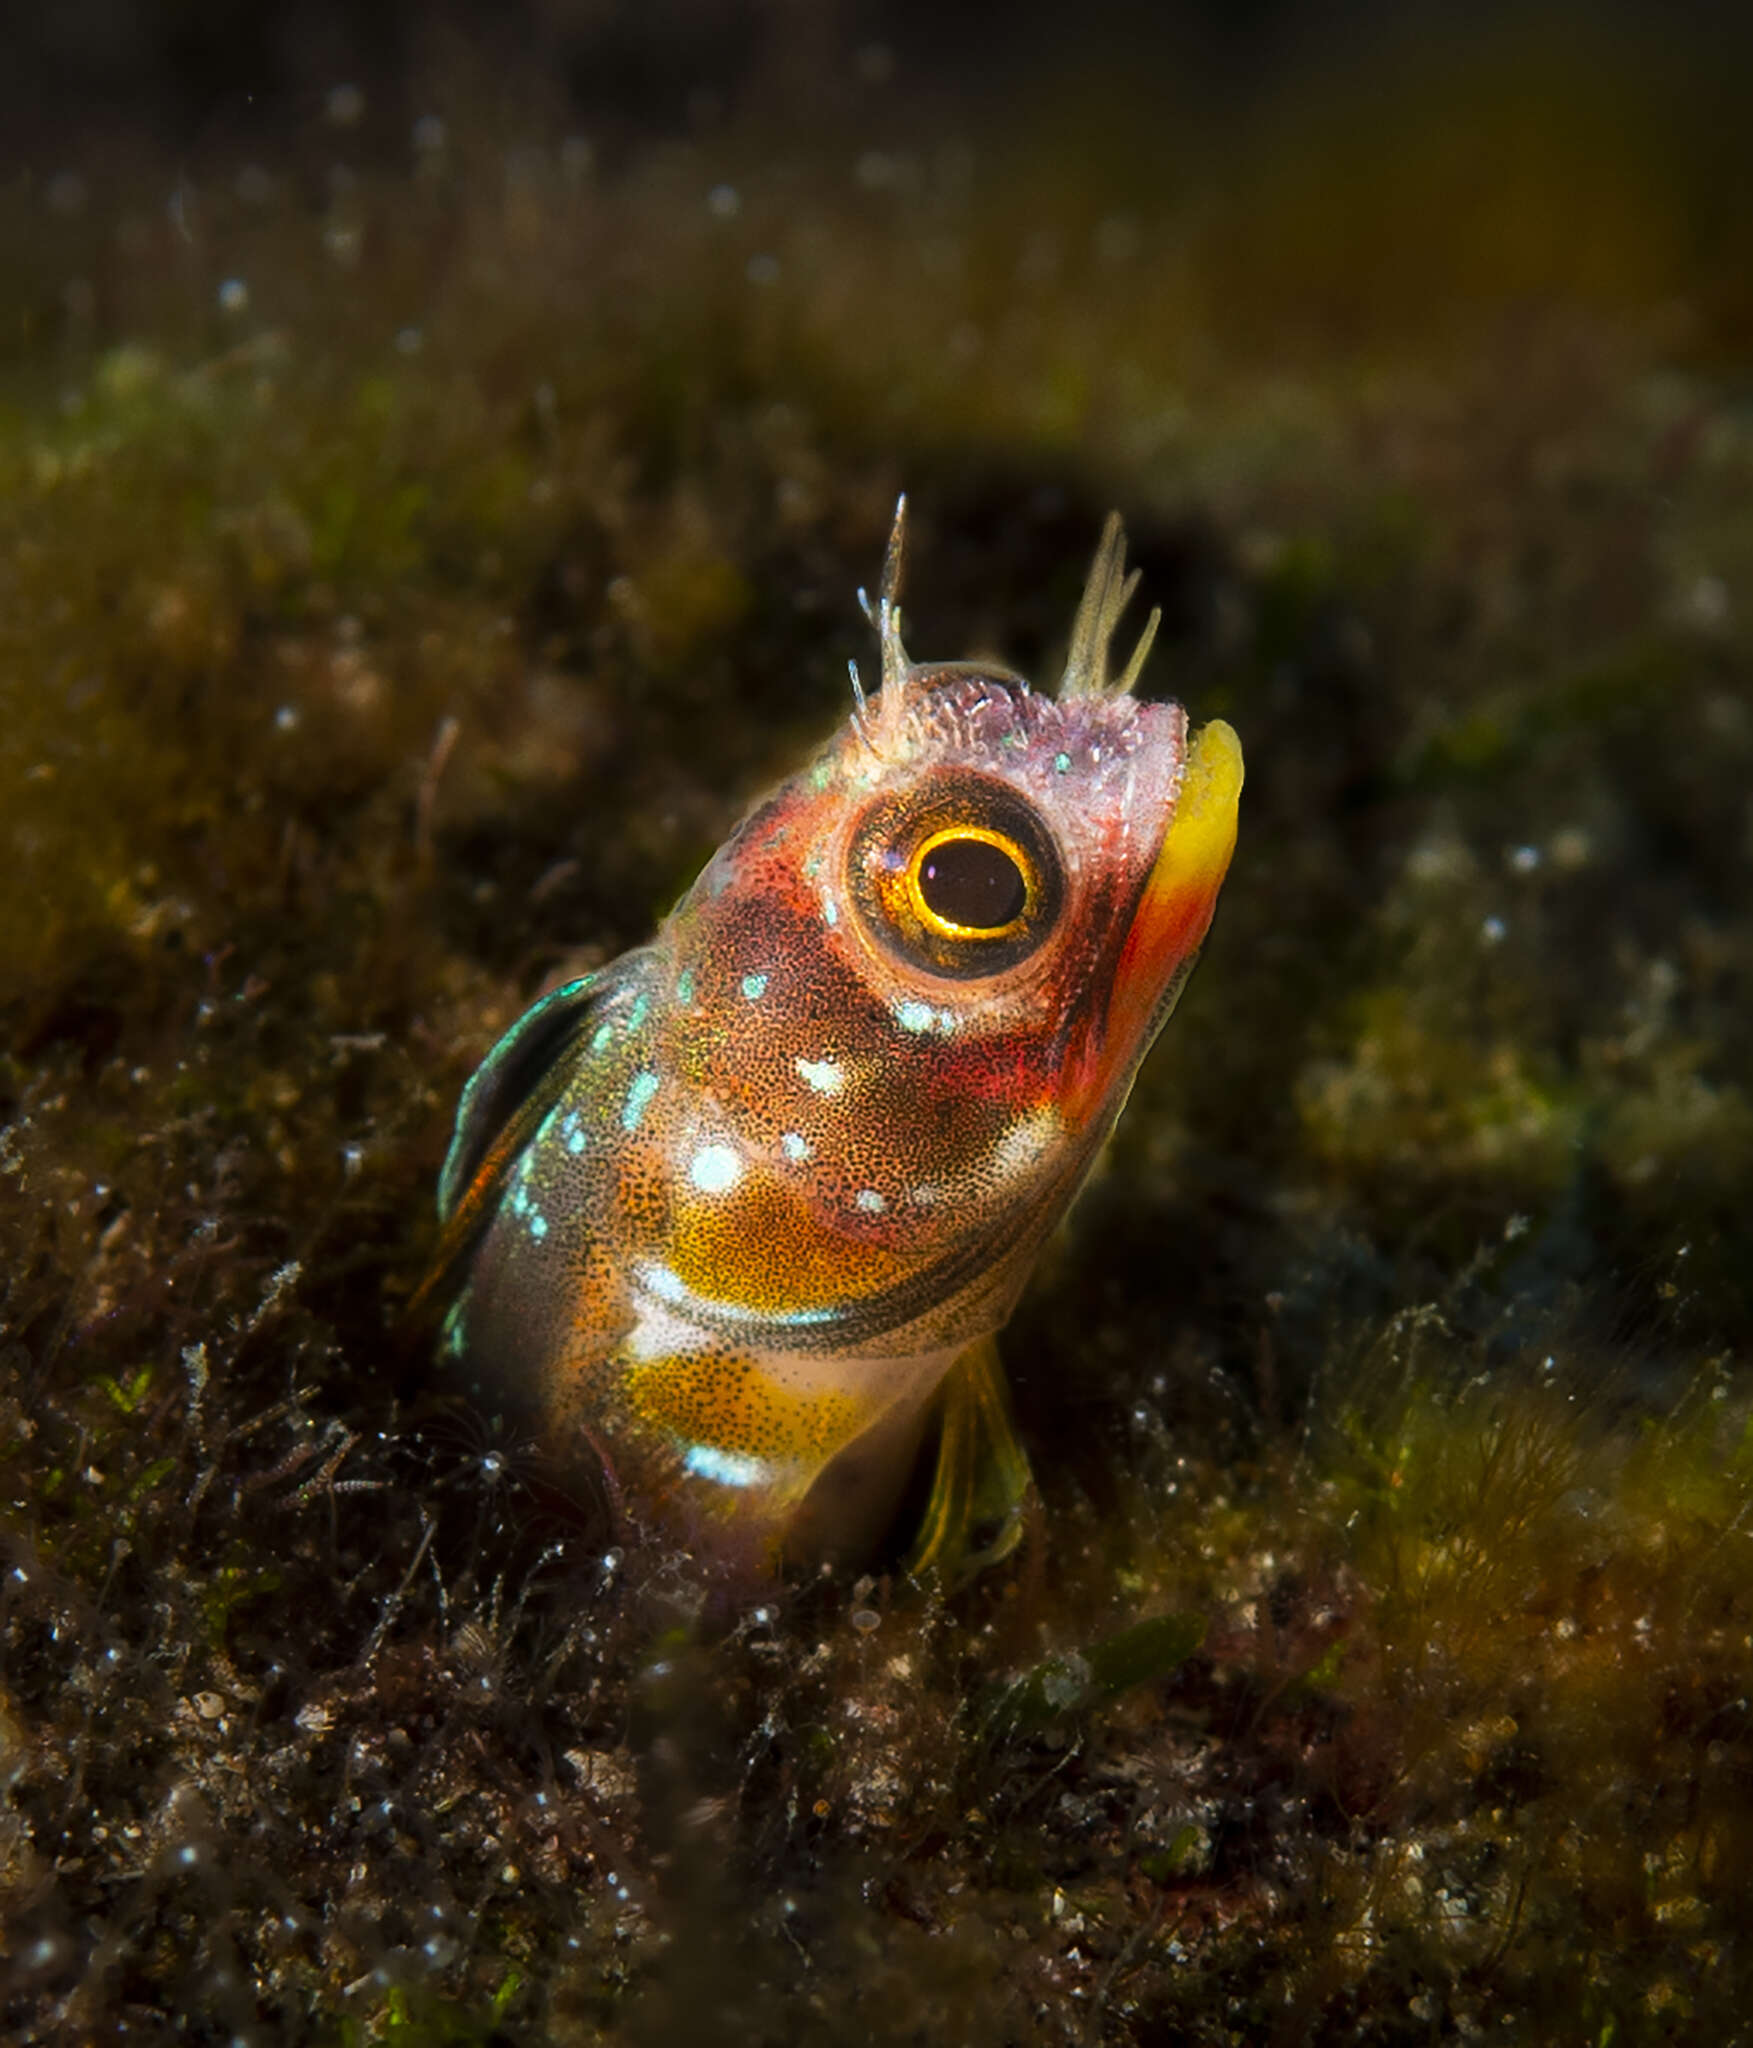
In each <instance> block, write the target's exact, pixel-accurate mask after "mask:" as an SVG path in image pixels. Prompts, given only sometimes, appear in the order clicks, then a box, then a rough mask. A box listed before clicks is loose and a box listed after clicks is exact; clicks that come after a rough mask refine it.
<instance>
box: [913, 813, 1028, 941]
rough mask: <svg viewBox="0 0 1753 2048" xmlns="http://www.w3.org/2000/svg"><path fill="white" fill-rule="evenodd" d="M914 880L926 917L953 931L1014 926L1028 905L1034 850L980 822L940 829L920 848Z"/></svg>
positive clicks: (923, 917)
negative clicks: (1026, 850) (1029, 852)
mask: <svg viewBox="0 0 1753 2048" xmlns="http://www.w3.org/2000/svg"><path fill="white" fill-rule="evenodd" d="M909 880H910V883H911V887H912V891H913V894H914V896H915V897H916V898H917V907H918V910H919V916H920V921H921V923H923V924H927V925H935V926H936V927H937V928H938V930H940V931H941V932H943V933H944V934H946V935H947V936H949V937H955V938H959V937H961V936H962V935H963V934H965V933H974V932H983V933H987V934H991V935H994V936H997V935H999V934H1002V933H1005V932H1008V931H1010V930H1011V929H1013V927H1014V926H1015V925H1016V922H1017V920H1018V919H1019V918H1020V917H1021V916H1022V914H1023V912H1024V911H1025V910H1026V909H1027V908H1028V902H1029V880H1030V873H1029V859H1028V855H1027V854H1026V853H1024V851H1023V849H1022V848H1021V847H1020V846H1018V845H1017V843H1016V841H1015V840H1014V839H1008V838H1006V837H1005V835H1004V834H1003V833H1001V832H990V831H983V830H982V829H981V828H980V827H979V826H977V825H952V826H950V827H949V828H948V829H947V830H946V831H942V832H934V833H933V834H932V835H931V837H930V838H929V839H927V840H926V842H925V843H924V845H923V846H921V847H920V849H919V851H918V852H917V853H915V854H914V856H913V864H912V868H911V870H910V875H909Z"/></svg>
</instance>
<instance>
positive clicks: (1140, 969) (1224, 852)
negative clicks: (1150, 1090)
mask: <svg viewBox="0 0 1753 2048" xmlns="http://www.w3.org/2000/svg"><path fill="white" fill-rule="evenodd" d="M1241 795H1242V743H1241V741H1240V740H1239V739H1238V738H1237V737H1236V734H1235V730H1234V728H1233V727H1232V726H1230V725H1228V724H1226V723H1225V722H1224V720H1223V719H1221V718H1214V719H1213V720H1212V721H1211V723H1210V724H1209V725H1206V726H1202V727H1201V728H1200V730H1199V731H1198V732H1196V733H1195V734H1194V735H1193V737H1192V739H1191V741H1190V743H1189V745H1188V749H1187V760H1186V764H1185V767H1184V768H1183V770H1182V775H1181V786H1180V789H1179V790H1178V792H1177V794H1176V798H1175V809H1174V815H1173V816H1172V817H1171V818H1170V820H1169V827H1168V830H1167V831H1166V832H1165V833H1164V835H1163V842H1162V845H1161V846H1160V847H1159V848H1158V849H1157V857H1156V860H1155V861H1154V863H1153V864H1152V866H1151V871H1150V873H1149V875H1148V876H1147V877H1146V878H1145V883H1144V887H1143V889H1142V890H1141V891H1140V893H1139V898H1138V903H1137V907H1136V908H1135V909H1134V911H1133V913H1132V921H1131V923H1130V925H1129V926H1128V927H1127V931H1126V936H1125V938H1124V939H1123V940H1122V941H1121V946H1120V954H1119V958H1118V961H1117V962H1116V965H1115V969H1114V981H1113V991H1112V994H1111V995H1110V998H1109V1001H1108V1008H1107V1013H1106V1016H1105V1018H1104V1020H1103V1027H1102V1029H1101V1031H1100V1032H1099V1033H1098V1034H1097V1035H1096V1036H1095V1039H1094V1042H1093V1043H1092V1044H1091V1045H1090V1046H1089V1049H1088V1052H1087V1053H1086V1056H1085V1057H1084V1059H1083V1060H1081V1061H1080V1062H1079V1065H1080V1067H1081V1069H1082V1071H1081V1072H1080V1073H1078V1074H1077V1075H1076V1076H1075V1077H1074V1081H1073V1088H1072V1093H1073V1096H1074V1098H1075V1099H1076V1100H1077V1101H1078V1102H1079V1104H1080V1105H1081V1106H1082V1107H1083V1109H1084V1110H1085V1112H1086V1113H1096V1114H1102V1113H1103V1112H1104V1111H1105V1115H1104V1117H1103V1121H1104V1123H1108V1122H1112V1120H1113V1118H1114V1117H1116V1116H1118V1115H1119V1113H1120V1108H1121V1105H1122V1104H1123V1103H1124V1101H1125V1099H1126V1091H1127V1089H1128V1088H1129V1087H1130V1086H1131V1080H1132V1076H1133V1075H1134V1074H1135V1073H1136V1072H1137V1070H1138V1065H1139V1062H1140V1061H1141V1060H1142V1059H1143V1058H1144V1056H1145V1054H1146V1053H1147V1052H1148V1051H1149V1050H1150V1047H1151V1043H1152V1041H1153V1040H1154V1039H1155V1037H1156V1035H1157V1033H1158V1032H1159V1031H1160V1030H1161V1029H1162V1027H1163V1025H1164V1024H1165V1023H1166V1022H1167V1021H1168V1017H1169V1012H1170V1011H1171V1010H1173V1008H1174V1007H1175V1002H1176V999H1177V998H1178V997H1179V995H1180V993H1181V990H1182V988H1183V986H1184V985H1185V983H1186V980H1187V977H1188V975H1189V974H1190V973H1191V972H1192V970H1193V963H1194V961H1195V959H1196V958H1197V957H1198V953H1199V947H1200V944H1201V942H1202V941H1203V940H1204V937H1205V934H1206V932H1207V930H1208V929H1209V927H1210V924H1211V918H1212V913H1213V911H1215V910H1216V908H1217V898H1218V891H1219V890H1220V889H1222V887H1223V880H1224V876H1225V875H1226V874H1227V873H1228V872H1229V864H1230V856H1231V855H1232V854H1233V853H1234V852H1235V850H1236V813H1237V810H1238V807H1239V805H1240V802H1241ZM1104 1098H1107V1099H1106V1100H1105V1101H1104Z"/></svg>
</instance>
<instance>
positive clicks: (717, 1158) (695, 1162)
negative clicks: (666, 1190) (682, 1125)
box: [688, 1145, 743, 1195]
mask: <svg viewBox="0 0 1753 2048" xmlns="http://www.w3.org/2000/svg"><path fill="white" fill-rule="evenodd" d="M742 1177H743V1162H742V1160H741V1159H740V1158H739V1157H738V1156H737V1153H736V1150H735V1148H734V1147H733V1146H730V1145H702V1146H701V1147H700V1149H699V1151H698V1152H696V1153H695V1154H694V1157H693V1159H692V1161H691V1162H690V1163H689V1167H688V1178H689V1179H690V1180H691V1181H692V1182H693V1183H694V1185H695V1186H696V1187H697V1188H698V1189H699V1190H700V1192H701V1193H702V1194H703V1195H722V1194H725V1193H727V1192H728V1191H729V1190H730V1189H731V1188H734V1187H735V1186H736V1184H737V1182H738V1181H739V1180H741V1179H742Z"/></svg>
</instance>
